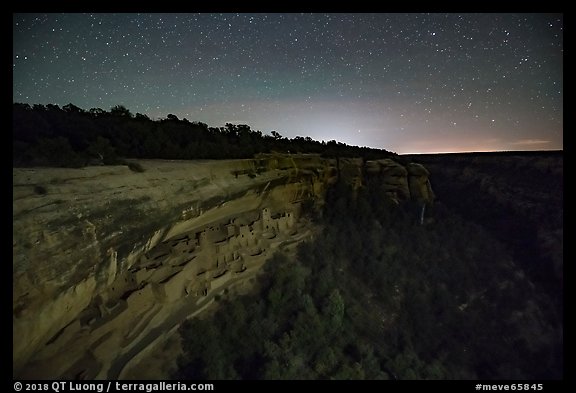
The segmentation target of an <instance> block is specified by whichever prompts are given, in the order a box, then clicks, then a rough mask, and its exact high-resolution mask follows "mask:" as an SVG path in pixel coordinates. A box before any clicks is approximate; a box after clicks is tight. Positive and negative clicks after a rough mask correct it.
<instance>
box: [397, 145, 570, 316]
mask: <svg viewBox="0 0 576 393" xmlns="http://www.w3.org/2000/svg"><path fill="white" fill-rule="evenodd" d="M415 157H417V159H418V161H419V162H422V163H424V164H425V165H426V167H428V168H429V169H430V171H431V172H433V173H434V176H433V178H434V189H435V191H436V193H437V196H438V198H439V199H440V200H441V201H442V202H443V203H444V205H446V206H450V208H451V209H453V210H454V211H456V212H458V213H459V214H460V215H462V216H463V217H464V218H466V219H469V220H472V221H474V222H476V223H478V224H481V225H482V226H483V227H484V228H486V229H487V230H488V231H490V233H491V234H492V235H493V236H495V237H497V238H499V239H502V241H504V242H506V244H507V245H508V246H509V249H510V250H511V252H512V253H513V255H514V257H515V259H516V260H517V261H518V263H519V264H520V266H521V267H522V268H523V269H524V270H525V272H526V274H527V275H528V276H529V277H530V279H531V280H532V281H533V282H534V283H535V284H536V285H538V287H539V288H540V289H541V290H543V291H544V292H545V293H546V294H547V296H549V297H550V298H551V300H552V301H553V303H554V307H553V311H554V312H555V313H556V314H557V315H556V318H558V321H559V323H561V321H562V304H563V298H562V288H563V271H562V270H563V214H564V209H563V189H564V188H563V153H562V151H553V152H503V153H471V154H446V155H422V156H420V155H419V156H412V157H411V158H413V159H414V158H415ZM407 158H410V156H408V157H407Z"/></svg>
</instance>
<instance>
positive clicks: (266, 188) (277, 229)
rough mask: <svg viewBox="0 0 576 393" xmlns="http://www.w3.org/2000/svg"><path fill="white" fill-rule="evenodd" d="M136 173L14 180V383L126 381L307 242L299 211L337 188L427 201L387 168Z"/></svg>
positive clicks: (266, 166) (298, 164) (184, 164)
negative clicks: (151, 349)
mask: <svg viewBox="0 0 576 393" xmlns="http://www.w3.org/2000/svg"><path fill="white" fill-rule="evenodd" d="M138 163H139V164H140V165H141V166H142V167H143V169H144V172H141V173H139V172H133V171H131V170H130V169H128V168H127V167H126V166H114V167H87V168H82V169H62V168H33V169H30V168H27V169H22V168H15V169H14V170H13V191H14V193H13V198H14V199H13V239H14V240H13V297H14V303H13V329H14V333H13V344H14V350H13V361H14V366H13V375H14V377H18V378H59V377H60V378H87V379H91V378H118V377H121V376H122V370H123V369H124V368H125V366H126V364H128V363H129V362H130V361H131V359H133V358H134V357H135V356H137V355H138V354H139V353H140V352H142V351H143V350H144V349H145V348H146V347H148V346H149V345H151V344H152V343H153V342H154V341H155V340H156V339H158V338H159V337H161V336H162V335H163V334H164V333H165V332H167V331H169V330H171V329H173V328H174V327H176V326H178V324H179V323H181V322H182V321H183V320H184V319H185V318H187V317H188V316H190V315H192V314H194V313H197V312H200V311H201V310H202V309H203V307H205V306H206V305H207V304H209V303H210V302H211V301H212V300H213V298H214V295H215V294H217V293H220V292H222V291H223V290H225V289H226V288H230V287H231V286H233V285H235V284H236V283H239V282H241V281H243V280H246V279H248V278H250V277H252V276H253V275H254V274H255V273H256V272H258V269H259V267H260V266H261V265H262V264H263V263H264V262H265V260H266V259H267V258H268V257H269V256H270V255H271V254H272V253H273V252H274V251H275V250H276V249H277V248H279V247H286V246H289V245H291V244H292V245H293V244H296V243H297V242H299V241H301V240H303V239H306V238H307V237H308V236H309V235H310V233H311V228H312V225H311V224H310V223H309V222H308V220H306V216H305V212H303V202H305V201H307V202H312V205H313V208H319V207H320V206H322V203H323V199H324V193H325V191H326V189H327V187H329V185H330V184H332V183H333V182H335V181H336V180H337V178H338V176H342V177H343V178H344V179H345V180H346V181H348V182H349V183H350V184H353V185H355V186H356V187H359V186H361V184H362V178H363V177H364V176H380V177H381V179H382V181H383V182H384V183H385V184H386V190H387V197H389V198H392V199H394V200H396V201H401V200H405V199H409V198H414V199H417V200H421V201H430V200H432V198H433V194H432V190H431V188H430V183H429V180H428V172H427V171H426V169H425V168H424V167H422V166H420V165H417V164H410V165H408V166H407V167H404V166H402V165H400V164H398V163H396V162H394V161H392V160H379V161H373V162H371V161H369V162H366V163H364V162H362V160H357V159H348V160H342V162H337V161H336V160H330V159H323V158H320V157H319V156H315V155H261V156H259V157H257V158H255V159H246V160H225V161H161V160H149V161H138ZM383 197H385V196H383ZM310 204H311V203H307V204H306V205H307V206H309V205H310Z"/></svg>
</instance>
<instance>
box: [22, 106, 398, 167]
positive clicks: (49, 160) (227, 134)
mask: <svg viewBox="0 0 576 393" xmlns="http://www.w3.org/2000/svg"><path fill="white" fill-rule="evenodd" d="M12 114H13V126H12V136H13V138H12V141H13V142H12V143H13V165H14V166H57V167H81V166H86V165H94V164H104V165H114V164H119V163H121V162H122V161H121V160H122V159H123V158H158V159H181V160H188V159H232V158H251V157H253V156H254V154H257V153H270V152H281V153H287V152H291V153H316V154H322V155H324V156H327V157H337V156H338V157H364V158H366V159H375V158H385V157H390V156H396V154H395V153H391V152H388V151H386V150H383V149H372V148H367V147H358V146H349V145H346V144H344V143H340V142H336V141H334V140H332V141H329V142H319V141H315V140H313V139H312V138H310V137H301V136H297V137H295V138H292V139H289V138H286V137H282V135H280V134H279V133H278V132H276V131H272V132H271V135H265V134H263V133H262V132H261V131H257V130H256V131H255V130H252V129H251V128H250V126H248V125H245V124H239V125H236V124H230V123H228V124H226V125H225V127H208V125H207V124H205V123H201V122H191V121H189V120H187V119H185V118H184V119H178V117H177V116H175V115H173V114H168V115H167V116H166V118H165V119H159V120H151V119H150V118H148V117H147V116H146V115H143V114H140V113H136V115H133V114H132V113H131V112H130V110H128V109H127V108H126V107H124V106H122V105H117V106H114V107H112V108H111V109H110V111H105V110H102V109H100V108H92V109H90V110H84V109H81V108H79V107H77V106H75V105H73V104H68V105H64V106H63V107H62V108H60V107H59V106H58V105H53V104H48V105H45V106H44V105H33V106H30V105H29V104H22V103H14V104H13V108H12Z"/></svg>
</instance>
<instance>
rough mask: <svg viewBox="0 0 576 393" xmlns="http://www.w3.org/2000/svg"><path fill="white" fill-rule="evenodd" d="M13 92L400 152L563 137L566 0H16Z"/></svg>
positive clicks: (32, 98) (39, 100)
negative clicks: (55, 8)
mask: <svg viewBox="0 0 576 393" xmlns="http://www.w3.org/2000/svg"><path fill="white" fill-rule="evenodd" d="M12 61H13V66H12V70H13V102H22V103H28V104H31V105H32V104H49V103H51V104H57V105H60V106H63V105H66V104H68V103H72V104H74V105H76V106H79V107H80V108H83V109H86V110H88V109H90V108H102V109H105V110H110V108H111V107H112V106H115V105H119V104H120V105H124V106H126V107H127V108H128V109H129V110H130V111H131V112H132V113H133V114H135V113H142V114H146V115H148V116H149V117H150V118H153V119H158V118H165V117H166V116H167V115H168V114H174V115H176V116H178V117H179V118H186V119H188V120H190V121H201V122H204V123H206V124H208V125H209V126H211V127H220V126H224V124H225V123H234V124H248V125H249V126H250V127H251V128H252V129H254V130H260V131H262V132H263V133H265V134H269V133H270V132H271V131H272V130H275V131H277V132H279V133H280V134H281V135H283V136H286V137H290V138H292V137H295V136H310V137H312V138H313V139H316V140H325V141H329V140H333V139H334V140H337V141H340V142H344V143H347V144H351V145H357V146H369V147H375V148H384V149H386V150H390V151H394V152H396V153H399V154H405V153H427V152H460V151H494V150H556V149H563V16H562V14H537V13H533V14H493V13H490V14H474V13H472V14H454V13H448V14H421V13H410V14H398V13H393V14H382V13H376V14H357V13H311V14H296V13H294V14H292V13H272V14H244V13H240V14H228V13H218V14H212V13H200V14H159V13H151V14H128V13H121V14H76V13H67V14H14V15H13V55H12Z"/></svg>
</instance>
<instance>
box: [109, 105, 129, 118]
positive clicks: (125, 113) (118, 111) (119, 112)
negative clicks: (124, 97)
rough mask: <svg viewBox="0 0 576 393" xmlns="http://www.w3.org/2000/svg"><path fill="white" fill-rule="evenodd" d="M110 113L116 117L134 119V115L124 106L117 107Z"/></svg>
mask: <svg viewBox="0 0 576 393" xmlns="http://www.w3.org/2000/svg"><path fill="white" fill-rule="evenodd" d="M110 113H111V114H112V115H114V116H122V117H128V118H131V117H132V113H130V111H129V110H128V109H127V108H126V107H125V106H124V105H116V106H113V107H112V108H111V109H110Z"/></svg>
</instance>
